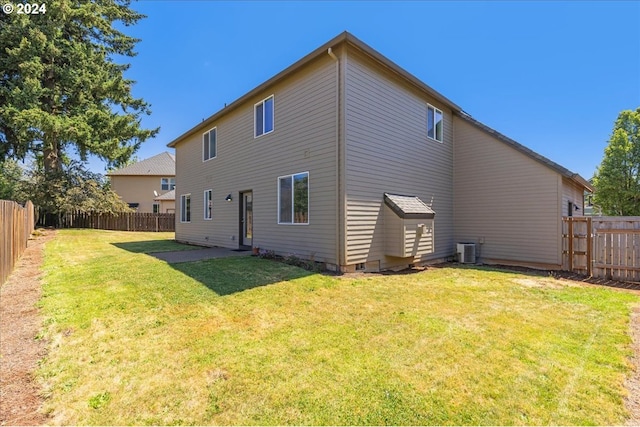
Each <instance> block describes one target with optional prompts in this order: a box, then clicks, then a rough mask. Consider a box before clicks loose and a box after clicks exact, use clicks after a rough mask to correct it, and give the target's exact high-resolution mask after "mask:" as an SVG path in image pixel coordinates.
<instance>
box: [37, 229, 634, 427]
mask: <svg viewBox="0 0 640 427" xmlns="http://www.w3.org/2000/svg"><path fill="white" fill-rule="evenodd" d="M163 238H166V239H172V238H173V233H135V232H113V231H103V230H61V231H59V232H58V237H57V238H56V239H55V240H54V241H52V242H50V243H48V244H47V246H46V247H45V251H46V253H45V255H46V256H45V266H44V275H45V277H44V283H45V286H44V288H43V292H44V295H43V298H42V301H41V306H42V312H43V315H44V316H46V320H45V325H46V328H47V329H46V333H45V334H44V336H45V338H46V339H48V340H49V342H52V343H55V345H52V346H51V349H50V351H49V354H48V355H47V358H46V359H45V360H44V361H43V362H42V364H41V365H40V370H39V373H38V375H39V379H40V380H42V381H43V382H44V384H46V390H45V393H46V395H47V396H48V398H47V401H46V402H45V405H46V408H45V410H49V411H51V413H50V414H51V416H52V418H51V423H53V424H64V425H68V424H83V425H132V424H134V425H143V424H144V425H150V424H153V425H174V424H181V425H220V424H222V425H303V424H304V425H559V424H562V425H622V424H624V423H625V417H626V412H625V409H624V403H623V397H624V395H625V390H624V388H623V383H624V380H625V377H626V376H627V375H629V374H630V371H631V366H630V364H629V362H628V358H629V357H630V355H631V354H632V353H631V345H632V342H631V339H630V337H629V316H630V314H631V310H632V306H633V305H634V304H637V303H638V301H639V298H638V296H637V295H634V294H632V293H628V292H621V291H617V290H611V289H607V288H605V287H596V286H581V285H580V284H577V283H575V282H568V281H563V280H556V279H553V278H550V277H546V276H544V275H541V276H537V275H530V274H522V273H514V272H505V271H499V270H495V269H487V268H478V267H473V268H463V267H457V268H452V267H442V268H434V269H428V270H425V271H423V272H418V273H414V274H399V275H374V276H369V277H361V276H359V277H350V276H346V277H340V278H338V277H334V276H327V275H322V274H313V273H311V272H308V271H305V270H302V269H300V268H296V267H293V266H290V265H287V264H285V263H282V262H273V261H270V260H266V259H260V258H259V257H248V256H247V257H229V258H223V259H212V260H206V261H197V262H185V263H177V264H167V263H166V262H163V261H160V260H158V259H156V258H154V257H152V256H150V255H147V254H145V253H141V252H140V251H141V249H142V250H144V251H146V250H152V248H151V247H149V248H146V249H145V248H140V246H139V245H140V243H141V242H143V241H157V240H159V239H163ZM125 244H126V246H125ZM129 244H131V245H132V246H128V245H129ZM78 248H82V250H78ZM129 249H131V250H129ZM94 408H95V409H94ZM132 408H134V409H132Z"/></svg>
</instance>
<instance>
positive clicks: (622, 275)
mask: <svg viewBox="0 0 640 427" xmlns="http://www.w3.org/2000/svg"><path fill="white" fill-rule="evenodd" d="M562 237H563V239H562V253H563V269H565V270H567V271H572V272H575V273H580V274H586V275H588V276H593V277H598V278H603V279H613V280H621V281H626V282H640V217H565V218H563V221H562Z"/></svg>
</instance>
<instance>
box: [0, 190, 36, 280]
mask: <svg viewBox="0 0 640 427" xmlns="http://www.w3.org/2000/svg"><path fill="white" fill-rule="evenodd" d="M35 223H36V221H35V211H34V209H33V204H32V203H31V202H27V203H26V204H25V206H24V207H23V206H20V205H19V204H18V203H16V202H12V201H9V200H0V284H4V282H5V281H6V280H7V278H8V277H9V274H11V271H12V270H13V267H14V266H15V264H16V262H17V261H18V259H19V258H20V256H21V255H22V253H23V252H24V250H25V249H26V248H27V242H28V241H29V236H31V233H33V230H34V226H35Z"/></svg>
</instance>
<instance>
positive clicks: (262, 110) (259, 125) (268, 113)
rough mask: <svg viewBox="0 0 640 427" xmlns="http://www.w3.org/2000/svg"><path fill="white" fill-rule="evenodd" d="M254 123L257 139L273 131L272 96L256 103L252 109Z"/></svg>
mask: <svg viewBox="0 0 640 427" xmlns="http://www.w3.org/2000/svg"><path fill="white" fill-rule="evenodd" d="M253 109H254V117H255V120H254V123H255V133H254V136H255V137H256V138H257V137H259V136H261V135H264V134H265V133H269V132H272V131H273V95H271V96H270V97H268V98H267V99H264V100H262V101H260V102H258V103H257V104H256V105H255V106H254V107H253Z"/></svg>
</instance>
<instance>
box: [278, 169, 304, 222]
mask: <svg viewBox="0 0 640 427" xmlns="http://www.w3.org/2000/svg"><path fill="white" fill-rule="evenodd" d="M278 224H309V172H303V173H298V174H294V175H287V176H281V177H279V178H278Z"/></svg>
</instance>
